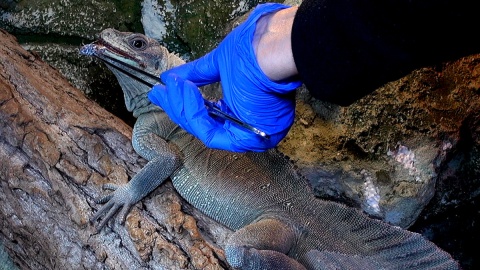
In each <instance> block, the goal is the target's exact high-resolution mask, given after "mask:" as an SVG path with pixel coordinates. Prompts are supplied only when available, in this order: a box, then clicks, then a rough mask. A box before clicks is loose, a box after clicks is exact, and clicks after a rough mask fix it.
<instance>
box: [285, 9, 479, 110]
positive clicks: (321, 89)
mask: <svg viewBox="0 0 480 270" xmlns="http://www.w3.org/2000/svg"><path fill="white" fill-rule="evenodd" d="M476 6H477V1H472V0H470V1H466V0H454V1H453V0H452V1H447V0H423V1H419V0H410V1H408V0H370V1H369V0H305V1H303V3H302V4H301V5H300V7H299V9H298V11H297V14H296V16H295V19H294V22H293V30H292V50H293V56H294V60H295V64H296V66H297V69H298V71H299V74H300V78H301V80H302V81H303V82H304V83H305V85H306V86H307V88H308V90H309V91H310V93H311V94H312V95H313V96H314V97H316V98H317V99H320V100H324V101H329V102H332V103H336V104H339V105H342V106H346V105H350V104H351V103H353V102H354V101H356V100H358V99H359V98H361V97H363V96H365V95H366V94H368V93H370V92H372V91H374V90H375V89H376V88H378V87H380V86H382V85H383V84H385V83H387V82H389V81H393V80H396V79H399V78H401V77H402V76H405V75H407V74H408V73H410V72H411V71H412V70H413V69H416V68H420V67H425V66H428V65H433V64H439V63H442V62H445V61H448V60H454V59H458V58H460V57H462V56H467V55H469V54H473V53H478V52H480V38H479V33H480V20H479V15H478V9H477V8H476Z"/></svg>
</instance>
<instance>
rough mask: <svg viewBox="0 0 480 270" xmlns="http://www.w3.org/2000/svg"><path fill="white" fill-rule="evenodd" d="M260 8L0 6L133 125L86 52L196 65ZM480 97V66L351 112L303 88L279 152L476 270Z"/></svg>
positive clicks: (410, 85)
mask: <svg viewBox="0 0 480 270" xmlns="http://www.w3.org/2000/svg"><path fill="white" fill-rule="evenodd" d="M258 2H259V1H196V0H193V1H173V0H172V1H162V0H144V1H126V0H116V1H114V0H111V1H107V0H103V1H99V0H88V1H77V0H50V1H48V0H28V1H26V0H25V1H22V0H1V1H0V28H3V29H5V30H6V31H8V32H9V33H11V34H13V35H15V36H16V37H17V39H18V41H19V42H20V44H21V45H22V46H23V47H24V48H26V49H28V50H30V51H32V52H35V53H36V54H38V57H39V58H41V59H43V60H44V61H46V62H48V63H49V64H50V65H52V66H53V67H55V68H56V69H58V70H59V71H60V72H61V74H62V75H63V76H64V77H66V78H68V80H69V81H70V82H71V84H72V85H74V86H75V87H76V88H79V89H81V90H82V91H83V92H84V93H85V94H86V96H88V97H89V98H90V99H91V100H94V101H96V102H97V103H99V104H101V105H102V106H103V107H105V108H106V109H107V110H108V111H110V112H112V113H113V114H115V115H116V116H118V117H120V118H121V119H123V120H124V121H125V122H126V123H127V124H130V125H131V124H132V123H133V121H134V119H133V118H132V117H131V116H130V114H129V113H128V112H126V111H125V109H124V105H123V97H122V96H121V91H120V90H119V87H118V85H117V84H116V81H115V79H114V78H113V76H112V75H111V74H109V73H108V72H107V71H106V69H105V68H104V67H103V66H102V65H101V64H99V63H97V62H95V61H92V60H91V59H88V58H85V57H80V56H79V54H78V48H79V47H80V46H81V44H84V43H89V42H91V41H93V40H94V39H95V35H96V34H97V33H99V32H100V31H101V30H102V29H104V28H107V27H113V28H116V29H119V30H123V31H134V32H143V33H146V34H147V35H149V36H152V37H155V38H157V39H158V40H160V41H161V42H162V43H163V44H164V45H165V46H166V47H167V48H168V49H169V50H171V51H175V52H177V53H178V54H180V55H181V56H182V57H183V58H184V59H186V60H189V59H194V58H196V57H199V56H201V55H203V54H204V53H205V52H207V51H209V50H210V49H211V48H213V47H214V46H215V44H216V43H217V42H218V41H219V40H221V38H222V37H223V36H224V35H225V34H226V33H228V31H229V29H230V28H231V27H232V26H234V25H235V24H236V23H238V22H239V21H241V20H242V17H241V15H243V14H244V13H246V12H247V11H248V10H249V9H250V8H251V7H253V6H255V5H256V4H257V3H258ZM293 2H295V1H289V3H293ZM2 91H3V90H2ZM479 96H480V55H473V56H468V57H465V58H463V59H459V60H458V61H454V62H451V63H445V64H443V65H439V66H435V67H425V68H423V69H419V70H416V71H413V72H412V73H411V74H410V75H408V76H406V77H404V78H401V79H399V80H397V81H394V82H391V83H388V84H386V85H385V86H384V87H382V88H380V89H378V90H377V91H375V92H374V93H373V94H371V95H369V96H367V97H365V98H364V99H362V100H360V101H358V102H357V103H355V104H353V105H352V106H350V107H347V108H342V107H338V106H335V105H332V104H327V103H324V102H321V101H318V100H315V99H313V98H311V97H310V96H309V94H308V91H307V90H306V89H304V88H301V89H299V90H298V102H297V119H296V122H295V125H294V127H293V128H292V130H291V132H290V133H289V135H288V136H287V138H286V139H285V141H284V142H283V143H282V144H281V145H280V146H279V149H280V150H281V151H282V152H284V153H286V154H287V155H288V156H290V157H291V159H292V160H293V161H295V162H296V163H297V164H298V166H299V169H300V170H301V171H302V172H303V174H304V175H306V176H307V177H308V179H309V180H310V181H311V183H312V186H313V187H314V188H315V190H316V192H317V194H318V196H320V197H324V198H329V199H333V200H339V201H342V202H345V203H347V204H350V205H352V206H356V207H361V208H363V209H364V210H365V211H366V212H367V213H369V214H371V215H372V216H375V217H378V218H382V219H384V220H386V221H388V222H390V223H392V224H395V225H398V226H401V227H404V228H409V229H410V230H412V231H416V232H419V233H422V234H423V235H424V236H425V237H427V238H429V239H431V240H432V241H434V242H435V243H436V244H437V245H439V246H440V247H442V248H443V249H445V250H446V251H448V252H450V253H451V254H452V255H453V256H454V257H455V258H456V259H457V260H459V261H460V263H461V264H462V266H463V267H464V268H465V269H476V268H478V267H480V261H479V260H478V259H477V258H476V257H475V255H476V254H475V252H474V251H473V250H471V249H468V248H467V247H469V246H472V245H473V244H475V243H476V242H478V240H480V233H479V231H480V230H479V228H478V226H479V225H478V224H479V223H478V221H479V219H480V207H479V203H480V200H479V196H478V194H479V191H480V177H479V176H480V157H479V154H480V147H479V145H480V136H479V131H480V127H479V123H480V121H479V119H480V110H479V105H480V104H479ZM2 134H3V133H2ZM2 166H3V165H2ZM2 169H3V168H2ZM6 180H8V179H6ZM2 181H4V179H2ZM2 213H3V212H2ZM2 232H3V230H2ZM0 236H2V238H3V239H4V240H3V241H10V240H9V238H8V237H6V236H5V235H4V234H0ZM7 252H9V253H14V251H13V250H12V249H10V250H9V249H8V246H7Z"/></svg>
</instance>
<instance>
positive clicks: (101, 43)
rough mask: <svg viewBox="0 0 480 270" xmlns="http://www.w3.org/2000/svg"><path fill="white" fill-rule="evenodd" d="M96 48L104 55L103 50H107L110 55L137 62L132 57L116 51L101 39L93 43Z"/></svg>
mask: <svg viewBox="0 0 480 270" xmlns="http://www.w3.org/2000/svg"><path fill="white" fill-rule="evenodd" d="M93 44H95V45H96V46H98V47H99V48H101V49H102V53H105V50H107V51H108V52H110V53H113V54H116V55H119V56H121V57H122V58H127V59H130V60H132V61H137V60H136V59H135V58H134V57H132V56H130V55H129V54H128V53H127V52H125V51H123V50H120V49H117V48H115V47H112V46H110V44H108V43H107V42H106V41H105V40H103V39H101V38H100V39H98V40H97V41H95V42H93Z"/></svg>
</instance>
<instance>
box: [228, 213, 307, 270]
mask: <svg viewBox="0 0 480 270" xmlns="http://www.w3.org/2000/svg"><path fill="white" fill-rule="evenodd" d="M295 238H296V237H295V232H294V231H293V229H292V228H291V227H290V226H288V225H286V224H285V223H283V222H281V221H279V220H277V219H262V220H260V221H258V222H256V223H252V224H249V225H247V226H245V227H243V228H241V229H240V230H238V231H236V232H235V233H234V234H233V235H232V236H231V237H230V239H229V240H228V243H227V246H226V248H225V255H226V258H227V261H228V263H229V264H230V265H231V266H232V267H234V268H235V269H249V270H260V269H277V270H287V269H288V270H305V269H306V268H305V267H304V266H303V265H301V264H300V263H299V262H297V261H296V260H295V259H293V258H290V257H288V256H287V255H286V253H287V252H288V251H289V250H290V249H291V248H292V246H293V245H294V243H295Z"/></svg>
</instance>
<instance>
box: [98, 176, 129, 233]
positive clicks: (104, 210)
mask: <svg viewBox="0 0 480 270" xmlns="http://www.w3.org/2000/svg"><path fill="white" fill-rule="evenodd" d="M103 188H104V189H109V190H114V192H112V193H110V194H108V195H106V196H104V197H101V198H99V199H94V201H95V203H97V204H102V203H105V205H103V206H102V207H101V208H100V209H99V210H98V212H96V213H95V215H93V216H92V217H91V218H90V223H91V224H94V223H96V222H97V221H99V220H100V218H101V217H102V216H103V215H104V214H105V217H103V219H102V220H101V221H100V223H99V224H98V225H97V226H95V227H96V230H97V232H99V231H100V230H102V228H103V227H105V225H106V224H107V223H108V221H109V220H110V219H112V218H113V217H114V216H115V215H116V214H117V212H118V211H119V210H120V208H121V212H120V215H119V216H118V219H119V223H120V224H123V223H125V220H126V217H127V214H128V212H129V210H130V208H131V207H132V205H133V204H134V203H135V202H136V200H135V199H133V198H132V196H131V194H130V193H131V191H130V189H129V186H128V185H126V186H117V185H114V184H105V185H104V186H103Z"/></svg>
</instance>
